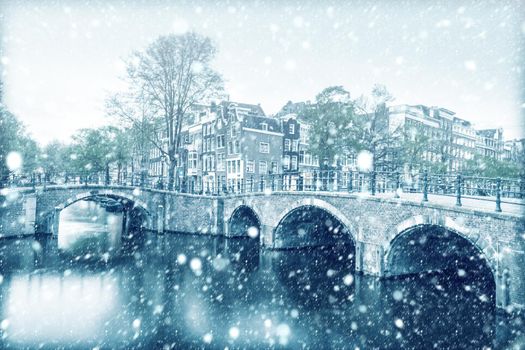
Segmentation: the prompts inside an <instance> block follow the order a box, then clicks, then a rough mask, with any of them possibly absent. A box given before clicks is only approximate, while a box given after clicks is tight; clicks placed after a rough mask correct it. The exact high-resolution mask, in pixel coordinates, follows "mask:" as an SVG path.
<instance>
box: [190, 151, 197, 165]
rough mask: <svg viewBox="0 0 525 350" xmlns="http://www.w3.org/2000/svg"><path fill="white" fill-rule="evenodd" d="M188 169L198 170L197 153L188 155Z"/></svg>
mask: <svg viewBox="0 0 525 350" xmlns="http://www.w3.org/2000/svg"><path fill="white" fill-rule="evenodd" d="M188 168H189V169H197V152H190V154H188Z"/></svg>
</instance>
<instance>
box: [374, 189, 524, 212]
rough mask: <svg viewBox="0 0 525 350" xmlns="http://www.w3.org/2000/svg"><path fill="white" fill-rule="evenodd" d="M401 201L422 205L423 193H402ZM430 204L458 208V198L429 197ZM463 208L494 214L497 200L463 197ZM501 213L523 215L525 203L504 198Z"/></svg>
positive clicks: (390, 195)
mask: <svg viewBox="0 0 525 350" xmlns="http://www.w3.org/2000/svg"><path fill="white" fill-rule="evenodd" d="M376 197H378V198H394V194H393V193H377V194H376ZM400 199H401V200H403V201H409V202H414V203H421V201H422V199H423V195H422V194H421V193H401V194H400ZM428 203H429V204H437V205H442V206H447V207H455V206H456V196H453V195H450V196H448V195H438V194H429V195H428ZM461 208H464V209H472V210H479V211H485V212H490V213H494V212H495V210H496V200H495V198H492V197H473V196H468V197H462V198H461ZM501 211H502V212H503V213H508V214H514V215H523V214H524V213H525V201H524V200H522V199H516V198H502V202H501Z"/></svg>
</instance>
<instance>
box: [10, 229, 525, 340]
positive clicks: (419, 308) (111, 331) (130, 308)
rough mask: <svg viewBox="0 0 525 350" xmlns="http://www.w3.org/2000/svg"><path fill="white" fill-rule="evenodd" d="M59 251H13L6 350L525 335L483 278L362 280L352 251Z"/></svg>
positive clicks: (234, 243) (228, 244) (204, 241)
mask: <svg viewBox="0 0 525 350" xmlns="http://www.w3.org/2000/svg"><path fill="white" fill-rule="evenodd" d="M57 252H58V249H57V246H56V240H42V241H40V242H38V243H37V244H35V241H32V240H20V241H15V240H4V241H3V246H2V248H0V256H1V259H2V260H1V261H2V265H1V266H2V283H1V284H0V296H1V305H0V313H1V315H0V319H1V320H2V321H1V323H0V326H1V327H0V328H1V332H2V339H1V340H0V342H1V345H0V347H3V348H4V347H14V348H21V347H25V348H39V347H40V348H46V349H55V348H57V347H61V346H64V347H67V348H71V347H74V348H93V347H97V346H98V347H100V348H145V349H151V348H163V347H164V348H170V347H171V348H196V347H200V348H202V347H211V348H222V349H224V348H225V347H229V348H260V347H269V346H275V347H290V348H299V347H303V346H305V347H308V348H316V349H321V348H350V349H354V348H356V347H359V348H361V349H368V348H381V349H384V348H392V349H398V348H415V349H425V348H476V349H479V348H483V347H484V346H486V347H491V348H494V347H496V348H498V347H507V346H508V347H510V346H512V345H513V343H516V344H517V342H519V341H521V340H520V337H522V336H523V324H522V323H519V322H520V321H519V319H516V320H507V319H505V318H502V317H501V316H496V313H495V310H494V306H493V304H492V302H489V301H487V300H486V299H484V298H480V295H482V293H487V291H484V290H483V286H479V285H477V279H476V278H473V277H472V278H469V279H467V278H459V277H453V278H452V277H446V276H441V275H435V276H423V277H413V278H411V279H406V280H378V279H375V278H372V277H367V276H361V275H356V274H355V273H354V272H353V271H354V266H353V248H352V247H349V246H339V247H336V248H324V249H322V248H316V249H308V250H307V249H304V250H300V251H279V252H275V251H273V252H269V251H262V250H260V249H259V247H258V242H257V240H253V239H249V238H248V239H230V240H227V239H223V238H218V237H215V238H214V237H210V236H192V235H173V234H171V235H170V234H167V235H164V236H154V235H151V236H148V237H147V238H146V241H145V246H144V249H142V250H140V251H137V252H135V253H134V254H133V255H131V256H124V257H120V258H119V259H114V260H109V261H108V262H107V263H100V262H76V263H75V264H73V265H72V264H71V263H70V260H69V259H62V258H61V256H60V255H59V254H57Z"/></svg>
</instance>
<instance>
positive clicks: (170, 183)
mask: <svg viewBox="0 0 525 350" xmlns="http://www.w3.org/2000/svg"><path fill="white" fill-rule="evenodd" d="M174 181H175V162H174V161H170V162H169V164H168V190H169V191H173V183H174Z"/></svg>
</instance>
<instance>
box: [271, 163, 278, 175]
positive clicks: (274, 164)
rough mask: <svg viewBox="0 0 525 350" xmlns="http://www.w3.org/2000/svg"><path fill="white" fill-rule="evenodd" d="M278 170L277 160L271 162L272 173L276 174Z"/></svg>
mask: <svg viewBox="0 0 525 350" xmlns="http://www.w3.org/2000/svg"><path fill="white" fill-rule="evenodd" d="M278 172H279V168H278V165H277V162H272V174H277V173H278Z"/></svg>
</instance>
